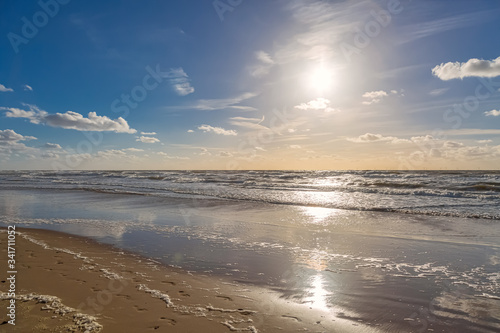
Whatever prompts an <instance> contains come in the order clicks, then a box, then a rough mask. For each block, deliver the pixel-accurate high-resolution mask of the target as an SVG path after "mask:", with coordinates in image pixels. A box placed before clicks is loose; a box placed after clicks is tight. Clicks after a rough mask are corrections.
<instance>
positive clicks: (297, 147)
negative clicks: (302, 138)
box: [289, 145, 302, 149]
mask: <svg viewBox="0 0 500 333" xmlns="http://www.w3.org/2000/svg"><path fill="white" fill-rule="evenodd" d="M289 147H290V148H291V149H300V148H302V146H301V145H290V146H289Z"/></svg>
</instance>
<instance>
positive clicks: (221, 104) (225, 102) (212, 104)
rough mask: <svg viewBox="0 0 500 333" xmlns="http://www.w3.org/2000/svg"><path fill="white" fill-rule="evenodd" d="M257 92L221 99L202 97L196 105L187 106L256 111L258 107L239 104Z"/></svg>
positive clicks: (198, 108) (204, 108)
mask: <svg viewBox="0 0 500 333" xmlns="http://www.w3.org/2000/svg"><path fill="white" fill-rule="evenodd" d="M257 95H258V94H257V93H250V92H248V93H244V94H241V95H239V96H236V97H233V98H221V99H200V100H199V101H197V102H196V104H194V105H190V106H187V107H185V108H188V109H197V110H207V111H212V110H223V109H236V110H242V111H256V110H257V109H255V108H253V107H250V106H243V105H238V104H240V103H241V102H243V101H245V100H247V99H250V98H253V97H255V96H257Z"/></svg>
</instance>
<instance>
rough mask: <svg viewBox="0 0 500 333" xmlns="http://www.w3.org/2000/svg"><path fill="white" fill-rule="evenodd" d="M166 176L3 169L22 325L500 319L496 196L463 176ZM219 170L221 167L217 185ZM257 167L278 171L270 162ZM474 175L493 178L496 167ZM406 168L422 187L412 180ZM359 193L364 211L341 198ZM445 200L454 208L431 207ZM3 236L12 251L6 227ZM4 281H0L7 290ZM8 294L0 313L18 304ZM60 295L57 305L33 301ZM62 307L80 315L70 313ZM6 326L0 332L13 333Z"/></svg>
mask: <svg viewBox="0 0 500 333" xmlns="http://www.w3.org/2000/svg"><path fill="white" fill-rule="evenodd" d="M158 173H159V172H157V173H156V174H154V175H152V173H151V172H147V173H137V174H135V175H133V176H132V177H131V176H130V174H126V175H125V176H124V175H123V173H122V174H117V173H116V172H115V173H113V172H108V173H106V172H104V173H103V174H99V175H97V174H92V175H91V177H92V178H91V179H90V178H89V175H88V174H87V173H86V174H85V175H83V176H82V175H81V174H75V173H70V174H57V173H51V174H48V173H43V174H42V175H41V176H37V177H34V178H33V174H30V178H28V179H27V180H26V181H25V180H23V178H27V177H25V176H23V174H21V175H19V174H15V175H14V176H12V174H9V175H8V176H5V175H4V178H3V181H2V183H1V185H2V191H1V192H0V216H1V218H2V226H3V227H4V228H6V227H8V226H15V227H16V232H18V234H17V235H16V245H15V248H16V265H17V266H16V267H17V270H18V271H17V275H16V297H18V298H16V305H17V316H16V329H18V330H19V332H24V331H26V328H28V327H29V328H32V330H33V331H35V332H37V331H40V332H43V331H44V330H45V331H50V329H51V328H52V329H55V327H59V328H60V327H68V328H69V329H73V331H76V332H79V331H81V332H85V330H89V328H88V327H87V328H86V327H85V326H81V325H84V323H87V324H88V325H94V326H92V327H94V328H92V329H93V330H94V331H99V332H100V331H102V332H115V331H116V332H118V331H120V332H121V331H134V332H148V331H160V332H161V331H165V332H167V331H168V332H199V331H207V332H230V331H243V332H245V331H247V332H300V331H309V332H496V331H498V330H499V329H500V317H499V313H500V274H499V273H498V271H499V269H498V268H499V265H500V247H499V246H498V244H499V242H498V241H499V236H500V235H499V232H498V219H497V218H496V216H495V215H494V214H495V210H494V209H493V208H490V207H489V206H488V205H491V207H493V206H494V205H495V203H496V200H497V194H496V193H497V192H495V191H491V190H490V189H489V190H483V192H478V191H476V192H473V191H471V190H464V189H463V188H464V186H467V187H469V188H476V187H479V185H477V184H465V185H464V180H463V179H460V177H463V175H462V174H459V175H456V174H454V175H452V176H450V175H448V174H445V175H444V176H442V177H453V179H454V180H455V181H456V182H457V183H458V181H460V185H455V184H453V185H452V186H455V187H456V189H457V190H455V191H454V192H453V193H452V192H451V185H446V186H449V188H445V189H437V188H435V185H434V183H433V184H432V186H434V187H433V188H429V189H428V190H427V189H426V187H425V186H423V187H422V188H418V189H415V178H417V177H420V178H422V177H426V178H425V179H428V178H429V177H430V176H429V174H422V173H419V174H412V173H408V174H404V173H403V174H397V175H393V174H388V173H383V174H381V175H380V174H378V175H376V176H375V177H377V178H376V179H375V181H372V182H376V183H381V181H380V178H381V177H383V178H384V181H383V185H380V186H379V187H378V188H374V187H373V186H371V187H370V186H367V185H363V186H362V187H361V186H360V187H359V190H358V192H356V191H353V186H352V185H350V186H346V189H347V190H343V189H342V188H339V187H336V188H335V189H334V190H331V191H326V190H325V187H324V185H321V186H322V187H321V188H318V189H312V188H307V189H303V187H304V185H303V183H305V182H306V180H307V182H308V183H309V184H310V183H313V182H318V181H322V184H324V179H321V177H318V176H315V177H316V178H312V177H311V175H309V174H308V175H307V177H308V179H302V178H301V179H299V180H297V175H299V176H300V175H301V174H300V173H296V174H294V175H293V177H291V175H290V174H279V173H278V174H277V173H274V175H273V177H275V178H277V180H274V182H275V183H274V184H270V185H269V186H268V187H269V189H262V188H261V189H259V191H258V192H257V190H256V186H254V187H253V188H252V186H251V185H249V184H248V183H247V184H241V185H234V183H232V184H231V185H228V184H227V179H228V178H235V179H240V178H241V177H244V176H245V175H247V177H250V175H248V173H247V174H242V173H240V174H239V175H238V177H236V176H235V175H234V174H232V173H228V172H221V173H220V174H217V173H213V172H212V173H210V174H207V173H200V172H197V173H193V174H191V173H186V174H182V176H184V180H183V181H184V183H181V185H182V186H184V187H183V188H182V190H183V191H182V193H180V192H181V191H180V190H181V189H180V188H176V192H175V193H173V194H172V192H169V191H170V190H171V188H169V186H173V185H169V183H168V182H166V180H165V177H168V175H169V173H168V172H165V173H164V174H163V175H162V177H158ZM348 176H349V177H351V174H349V175H348ZM431 176H432V177H434V178H436V179H437V181H436V183H439V182H440V181H441V182H442V183H443V184H445V183H446V182H448V183H450V181H449V180H446V182H445V181H444V180H443V179H439V177H441V176H440V175H431ZM8 177H10V178H9V179H10V180H8V179H7V178H8ZM47 177H50V181H47V179H46V178H47ZM175 177H177V178H176V179H182V178H180V177H179V175H178V174H176V175H175ZM194 177H196V180H194V179H193V178H194ZM210 177H212V178H214V177H218V178H217V179H213V180H212V181H211V182H207V180H208V179H210ZM251 177H254V178H256V176H255V175H252V176H251ZM258 177H261V178H267V180H265V181H267V182H269V180H268V179H269V177H270V173H269V172H267V173H266V172H264V173H263V175H259V176H258ZM328 177H330V178H331V177H332V174H328ZM339 177H344V178H346V177H347V176H346V175H345V174H340V175H339ZM363 177H365V178H367V179H368V178H369V177H370V179H371V178H373V177H374V176H373V175H363ZM457 177H458V178H457ZM477 177H478V178H480V181H481V182H485V178H486V177H489V178H491V177H497V175H496V174H493V175H489V174H488V175H483V174H480V175H477ZM323 178H324V177H323ZM407 179H411V182H412V184H409V185H408V184H406V185H405V184H403V182H407ZM468 179H470V177H469V178H468ZM223 180H224V181H226V183H224V181H223ZM83 181H84V182H85V183H83ZM349 181H350V182H352V179H349ZM370 181H371V180H370ZM426 181H427V180H425V182H426ZM473 181H475V182H477V180H473ZM105 182H106V183H105ZM488 182H489V183H493V182H492V180H491V179H489V180H488ZM104 183H105V184H104ZM207 183H208V184H207ZM87 184H90V185H87ZM175 184H179V183H178V182H177V183H175ZM175 184H174V185H175ZM184 184H188V185H184ZM139 185H140V186H139ZM403 185H405V186H406V188H404V187H403ZM176 186H177V185H176ZM186 186H189V189H190V191H191V192H189V191H187V189H188V188H187V187H186ZM235 186H239V189H240V190H238V191H236V190H235V188H234V187H235ZM259 186H260V185H259ZM293 186H295V188H293V189H292V190H290V189H291V188H292V187H293ZM443 186H444V185H443ZM481 186H483V185H481ZM490 186H493V185H490ZM280 187H281V189H280V190H279V191H277V189H278V188H280ZM166 188H167V189H168V190H169V191H167V190H165V189H166ZM285 188H288V190H286V189H285ZM301 188H302V189H301ZM226 189H227V191H226ZM394 189H395V190H394ZM458 189H460V190H458ZM231 191H232V192H231ZM376 191H378V193H375V194H376V195H377V200H373V195H374V192H376ZM404 191H412V192H411V193H410V192H409V193H407V194H406V193H404ZM228 193H229V194H228ZM232 193H234V194H232ZM366 193H367V194H366ZM236 194H238V195H240V197H238V198H234V197H233V198H228V197H227V196H229V195H231V196H235V195H236ZM292 194H293V197H292ZM363 195H366V197H363ZM403 195H406V197H405V198H402V196H403ZM431 195H433V196H431ZM252 196H253V197H252ZM270 196H274V198H273V199H272V200H269V197H270ZM333 196H342V197H343V198H345V197H351V201H343V200H342V201H337V202H335V201H333V200H332V198H333ZM245 197H246V199H245ZM428 197H430V200H428ZM262 198H265V199H266V201H264V200H261V199H262ZM291 198H298V199H297V200H299V201H298V202H290V200H291ZM311 198H315V200H316V201H315V202H314V203H312V202H311V200H312V199H311ZM325 198H327V199H328V200H325ZM363 200H365V202H364V203H363V205H364V206H363V207H364V208H367V209H347V208H349V207H346V206H347V205H349V204H350V205H353V202H355V203H356V204H359V203H362V202H363ZM436 200H439V201H440V202H441V203H444V202H446V201H447V200H449V201H450V205H448V206H446V205H445V206H446V207H443V208H441V206H440V205H435V207H434V204H435V202H436ZM306 201H307V202H306ZM322 202H323V204H322ZM332 202H333V203H336V204H338V205H344V206H342V207H332V206H331V203H332ZM453 202H454V203H455V205H454V206H452V205H451V204H452V203H453ZM370 203H374V204H376V206H373V207H370V206H369V204H370ZM457 203H458V204H457ZM400 204H401V206H399V207H397V205H400ZM403 204H404V206H403ZM465 204H468V205H469V206H465ZM479 204H482V206H479ZM412 205H413V206H414V207H412ZM381 206H385V207H386V208H387V209H385V210H381V209H380V207H381ZM481 214H483V215H484V216H482V215H481ZM488 214H489V215H488ZM3 230H6V229H3ZM0 237H1V244H2V248H1V251H2V254H1V255H2V256H3V257H4V258H5V259H7V237H8V236H7V231H3V232H2V233H0ZM1 263H2V265H6V263H7V260H3V259H2V261H1ZM0 269H1V270H2V271H3V272H7V267H4V266H2V267H1V268H0ZM2 280H4V279H2ZM7 287H8V283H7V282H5V283H2V289H1V290H2V292H4V293H5V292H7V290H8V288H7ZM2 295H3V296H2V298H3V300H2V307H3V308H5V307H6V306H7V304H8V302H9V299H8V297H6V295H5V294H2ZM51 297H57V299H55V300H56V301H55V303H54V299H52V301H51V302H52V303H54V304H55V305H49V307H48V308H47V304H48V303H39V302H41V301H42V302H47V301H46V300H47V299H51ZM52 303H51V304H52ZM4 305H5V306H4ZM59 307H63V308H65V307H69V308H70V310H68V309H66V310H65V311H62V312H67V313H66V314H65V315H62V314H60V313H59V312H58V311H59V310H57V309H58V308H59ZM42 309H45V310H42ZM4 311H5V310H4ZM75 314H78V315H77V316H76V317H75ZM2 316H4V312H2ZM5 320H6V321H7V320H8V318H7V317H6V319H5ZM8 325H9V324H8V323H6V322H5V321H4V323H3V324H2V325H1V326H0V330H1V329H4V330H6V332H9V331H10V330H11V329H12V328H13V327H10V326H8ZM22 325H25V326H22ZM44 325H45V326H44ZM65 325H69V326H65ZM79 325H80V327H79ZM21 327H24V329H23V328H21ZM55 331H58V330H57V329H55ZM90 332H91V331H90Z"/></svg>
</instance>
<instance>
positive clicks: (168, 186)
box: [0, 170, 500, 219]
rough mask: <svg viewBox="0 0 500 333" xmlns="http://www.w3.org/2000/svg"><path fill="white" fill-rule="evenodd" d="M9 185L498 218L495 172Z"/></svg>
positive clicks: (77, 177) (91, 176)
mask: <svg viewBox="0 0 500 333" xmlns="http://www.w3.org/2000/svg"><path fill="white" fill-rule="evenodd" d="M15 188H33V189H54V190H57V189H64V190H86V191H92V192H96V193H107V194H135V195H145V196H159V197H183V198H189V197H193V198H200V197H203V198H205V199H207V198H212V199H222V200H247V201H255V202H264V203H270V204H287V205H303V206H317V207H327V208H338V209H349V210H373V211H385V212H398V213H404V214H422V215H443V216H460V217H467V218H488V219H500V217H499V214H498V213H497V209H496V207H498V206H500V194H499V193H500V172H497V171H494V172H478V171H477V172H476V171H474V172H464V171H453V172H444V171H433V172H429V171H240V170H233V171H179V170H175V171H162V170H156V171H61V172H54V171H30V172H28V171H21V172H12V171H9V172H0V189H15ZM436 203H439V205H436Z"/></svg>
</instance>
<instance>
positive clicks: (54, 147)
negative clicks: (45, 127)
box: [43, 142, 62, 149]
mask: <svg viewBox="0 0 500 333" xmlns="http://www.w3.org/2000/svg"><path fill="white" fill-rule="evenodd" d="M43 147H44V148H47V149H62V147H61V146H60V145H58V144H57V143H49V142H47V143H46V144H44V145H43Z"/></svg>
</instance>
